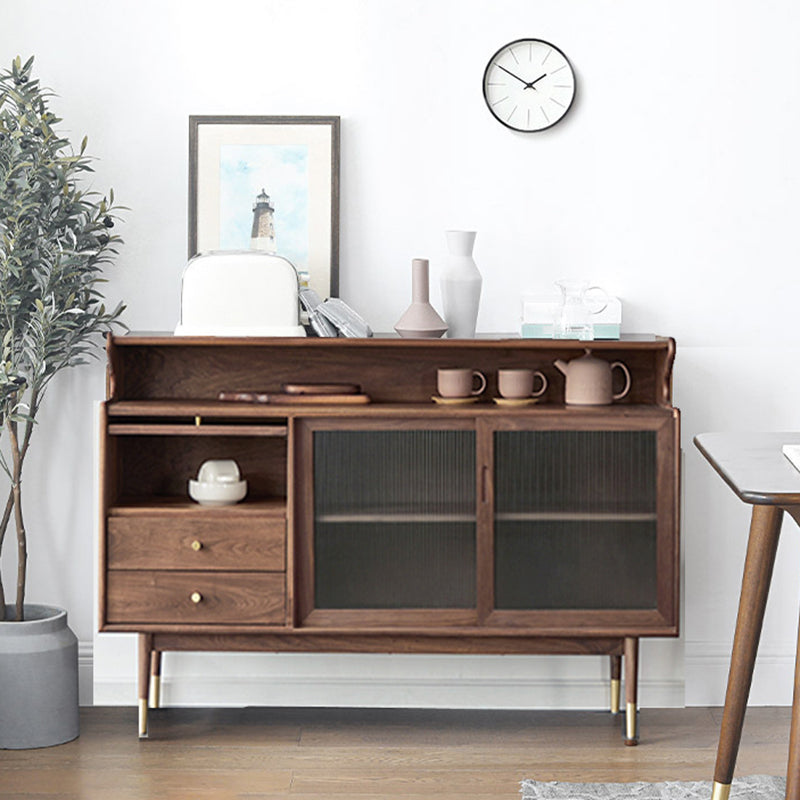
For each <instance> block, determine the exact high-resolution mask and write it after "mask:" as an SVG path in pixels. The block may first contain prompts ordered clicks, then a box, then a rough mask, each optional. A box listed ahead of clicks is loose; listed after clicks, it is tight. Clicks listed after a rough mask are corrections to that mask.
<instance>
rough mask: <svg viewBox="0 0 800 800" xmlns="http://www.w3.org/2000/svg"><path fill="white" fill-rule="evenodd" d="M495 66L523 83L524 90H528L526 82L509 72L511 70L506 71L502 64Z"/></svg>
mask: <svg viewBox="0 0 800 800" xmlns="http://www.w3.org/2000/svg"><path fill="white" fill-rule="evenodd" d="M495 66H497V67H499V68H500V69H501V70H503V72H507V73H508V74H509V75H510V76H511V77H512V78H516V79H517V80H518V81H519V82H520V83H524V84H525V88H526V89H527V88H528V83H527V81H524V80H522V78H520V77H519V75H515V74H514V73H513V72H511V70H509V69H506V68H505V67H504V66H503V65H502V64H496V65H495ZM542 77H544V76H542ZM536 80H539V79H538V78H537V79H536Z"/></svg>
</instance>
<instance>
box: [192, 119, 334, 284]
mask: <svg viewBox="0 0 800 800" xmlns="http://www.w3.org/2000/svg"><path fill="white" fill-rule="evenodd" d="M339 129H340V118H339V117H332V116H309V117H290V116H278V117H264V116H199V115H192V116H190V117H189V258H192V257H193V256H195V255H197V254H198V253H202V252H208V251H211V250H243V249H244V250H246V249H253V248H255V249H264V250H267V251H268V252H274V253H275V254H277V255H280V256H283V257H285V258H287V259H288V260H289V261H291V262H292V264H294V266H295V268H296V269H297V271H298V275H299V276H300V282H301V285H305V284H307V285H308V286H309V287H310V288H312V289H314V290H315V291H316V292H317V293H318V294H319V295H320V297H322V298H323V299H324V298H326V297H336V296H338V294H339Z"/></svg>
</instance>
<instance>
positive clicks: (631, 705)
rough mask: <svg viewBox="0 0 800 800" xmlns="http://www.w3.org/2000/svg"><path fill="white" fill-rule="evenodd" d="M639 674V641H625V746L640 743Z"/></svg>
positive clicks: (631, 638)
mask: <svg viewBox="0 0 800 800" xmlns="http://www.w3.org/2000/svg"><path fill="white" fill-rule="evenodd" d="M638 673H639V640H638V639H636V638H634V637H630V636H629V637H627V638H626V639H625V744H627V745H636V744H638V743H639V715H638V708H637V703H638V700H637V695H638Z"/></svg>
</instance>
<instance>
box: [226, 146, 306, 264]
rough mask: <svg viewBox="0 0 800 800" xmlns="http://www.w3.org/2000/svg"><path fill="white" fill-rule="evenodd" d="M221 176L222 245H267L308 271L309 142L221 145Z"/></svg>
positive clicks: (236, 247) (256, 247) (261, 247)
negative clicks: (301, 143)
mask: <svg viewBox="0 0 800 800" xmlns="http://www.w3.org/2000/svg"><path fill="white" fill-rule="evenodd" d="M219 180H220V184H219V197H220V206H219V215H220V217H219V247H220V249H222V250H264V251H266V252H267V253H275V254H277V255H280V256H283V257H284V258H288V259H289V261H291V262H292V264H294V266H295V268H296V269H297V270H298V272H301V273H302V272H305V271H307V270H308V265H309V180H308V148H307V147H305V146H304V145H252V144H231V145H222V146H221V147H220V162H219Z"/></svg>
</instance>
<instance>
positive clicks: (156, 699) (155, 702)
mask: <svg viewBox="0 0 800 800" xmlns="http://www.w3.org/2000/svg"><path fill="white" fill-rule="evenodd" d="M150 707H151V708H160V707H161V676H160V675H153V676H151V678H150Z"/></svg>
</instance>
